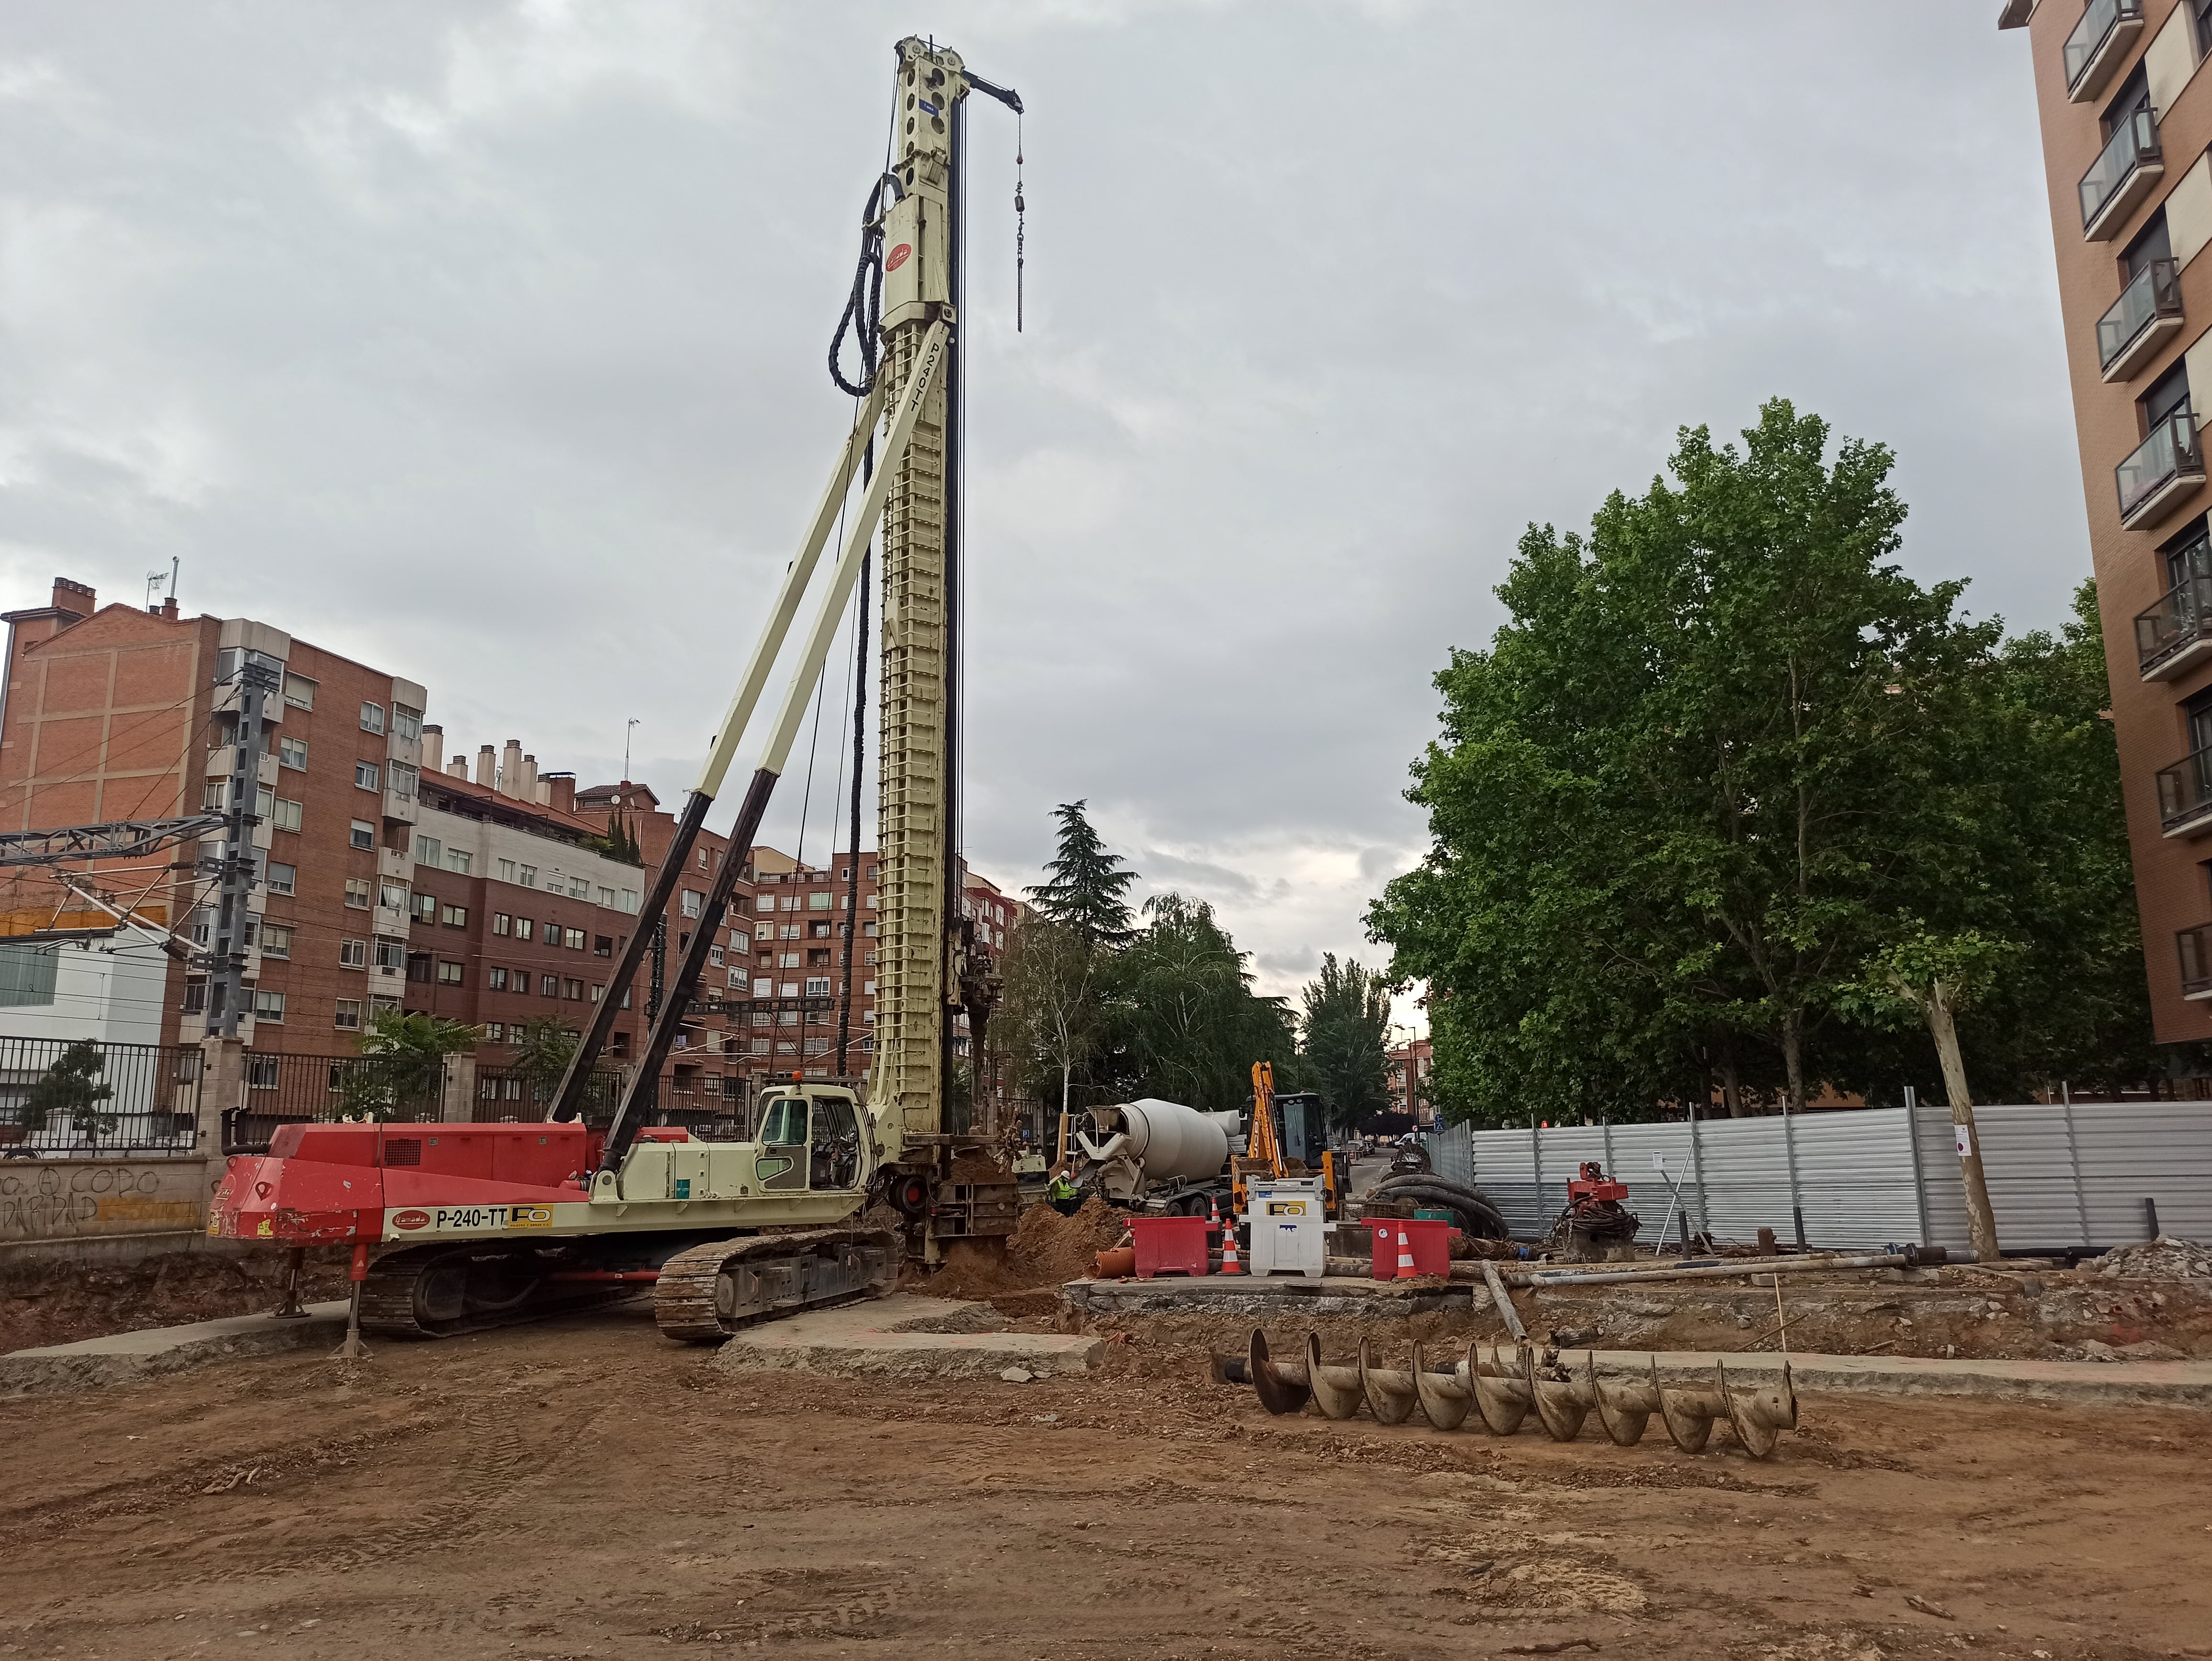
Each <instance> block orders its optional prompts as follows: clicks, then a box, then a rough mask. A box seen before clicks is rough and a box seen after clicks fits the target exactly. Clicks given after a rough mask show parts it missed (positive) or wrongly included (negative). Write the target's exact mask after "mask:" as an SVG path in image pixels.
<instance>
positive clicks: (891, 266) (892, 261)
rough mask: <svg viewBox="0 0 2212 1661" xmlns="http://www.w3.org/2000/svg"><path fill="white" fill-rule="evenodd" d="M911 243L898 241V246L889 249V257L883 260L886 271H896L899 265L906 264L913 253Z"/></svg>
mask: <svg viewBox="0 0 2212 1661" xmlns="http://www.w3.org/2000/svg"><path fill="white" fill-rule="evenodd" d="M913 253H914V244H913V243H911V242H902V243H900V244H899V245H898V246H896V248H893V249H892V250H891V251H890V257H889V258H888V259H885V260H884V270H885V271H896V270H897V269H898V268H899V267H900V266H902V265H905V264H906V262H907V260H908V259H909V258H910V257H911V256H912V255H913Z"/></svg>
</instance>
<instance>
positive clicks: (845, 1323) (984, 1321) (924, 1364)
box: [714, 1293, 1106, 1378]
mask: <svg viewBox="0 0 2212 1661" xmlns="http://www.w3.org/2000/svg"><path fill="white" fill-rule="evenodd" d="M1001 1324H1002V1323H1001V1322H1000V1317H999V1316H998V1315H997V1313H996V1311H994V1310H993V1309H992V1308H991V1306H990V1305H988V1304H963V1303H955V1302H951V1301H950V1300H948V1299H943V1298H921V1297H916V1296H915V1295H914V1294H912V1293H898V1294H896V1296H893V1297H890V1298H879V1299H874V1300H872V1301H871V1302H868V1303H864V1304H848V1305H843V1306H842V1307H841V1308H837V1309H819V1310H810V1311H806V1312H805V1314H802V1315H794V1316H792V1317H788V1318H787V1319H785V1320H781V1321H770V1322H768V1323H765V1324H763V1325H761V1326H757V1327H750V1328H748V1329H745V1330H744V1331H743V1332H740V1333H739V1334H738V1335H737V1336H736V1337H734V1338H732V1339H731V1340H730V1342H728V1343H726V1344H725V1345H723V1346H722V1348H721V1349H720V1352H719V1353H718V1354H716V1355H715V1357H714V1365H715V1366H720V1367H726V1368H728V1369H730V1370H731V1371H732V1372H748V1371H754V1370H757V1369H763V1368H774V1369H782V1370H787V1371H795V1372H836V1373H845V1374H865V1375H868V1376H871V1377H878V1378H994V1377H996V1376H997V1375H998V1374H1000V1373H1001V1372H1006V1371H1007V1370H1008V1369H1009V1368H1017V1367H1018V1368H1020V1369H1021V1370H1022V1371H1024V1372H1029V1373H1032V1374H1038V1375H1042V1374H1046V1373H1063V1372H1088V1371H1090V1369H1091V1367H1093V1366H1097V1363H1098V1360H1099V1358H1100V1357H1101V1356H1103V1354H1105V1353H1106V1341H1105V1340H1104V1339H1103V1338H1085V1337H1077V1336H1066V1335H1060V1334H1059V1333H1041V1332H1006V1331H1003V1330H998V1329H997V1328H998V1327H1000V1325H1001Z"/></svg>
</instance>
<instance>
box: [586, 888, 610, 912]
mask: <svg viewBox="0 0 2212 1661" xmlns="http://www.w3.org/2000/svg"><path fill="white" fill-rule="evenodd" d="M592 898H593V902H594V904H598V905H600V906H603V907H605V909H606V910H610V911H611V910H614V909H615V891H614V890H613V889H611V888H595V889H593V890H592Z"/></svg>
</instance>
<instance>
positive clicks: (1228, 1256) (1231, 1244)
mask: <svg viewBox="0 0 2212 1661" xmlns="http://www.w3.org/2000/svg"><path fill="white" fill-rule="evenodd" d="M1221 1272H1222V1273H1223V1274H1224V1275H1242V1274H1243V1272H1244V1265H1243V1263H1241V1262H1237V1219H1236V1216H1235V1215H1234V1214H1231V1217H1230V1218H1229V1220H1228V1221H1226V1222H1225V1223H1224V1224H1222V1226H1221Z"/></svg>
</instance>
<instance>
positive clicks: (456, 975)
mask: <svg viewBox="0 0 2212 1661" xmlns="http://www.w3.org/2000/svg"><path fill="white" fill-rule="evenodd" d="M460 983H461V965H460V964H457V963H441V964H439V965H438V984H439V985H441V986H459V984H460Z"/></svg>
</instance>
